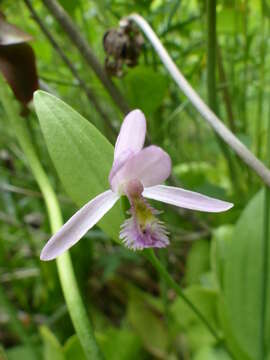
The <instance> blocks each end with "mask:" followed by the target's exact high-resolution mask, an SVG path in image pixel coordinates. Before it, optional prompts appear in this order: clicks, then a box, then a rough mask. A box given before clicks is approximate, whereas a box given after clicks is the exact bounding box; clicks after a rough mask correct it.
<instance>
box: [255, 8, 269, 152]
mask: <svg viewBox="0 0 270 360" xmlns="http://www.w3.org/2000/svg"><path fill="white" fill-rule="evenodd" d="M266 47H267V41H266V39H265V17H264V14H262V19H261V44H260V60H261V63H260V80H259V88H258V111H257V114H258V116H257V121H256V128H255V136H256V137H255V139H256V155H257V157H258V158H261V155H262V146H261V145H262V124H263V122H262V116H263V100H264V82H265V81H264V75H265V54H266Z"/></svg>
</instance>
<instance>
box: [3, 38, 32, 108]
mask: <svg viewBox="0 0 270 360" xmlns="http://www.w3.org/2000/svg"><path fill="white" fill-rule="evenodd" d="M0 71H1V72H2V73H3V75H4V77H5V79H6V81H7V82H8V84H9V85H10V87H11V88H12V90H13V92H14V95H15V96H16V98H17V99H18V100H19V101H20V102H22V103H23V104H25V105H26V104H27V103H28V102H29V101H31V100H32V98H33V93H34V91H35V90H37V88H38V77H37V71H36V63H35V54H34V51H33V49H32V47H31V46H30V45H29V44H27V43H22V44H16V45H8V46H0Z"/></svg>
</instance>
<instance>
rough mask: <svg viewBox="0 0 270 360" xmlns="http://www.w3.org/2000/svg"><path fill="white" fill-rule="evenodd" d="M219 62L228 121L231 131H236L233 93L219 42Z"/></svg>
mask: <svg viewBox="0 0 270 360" xmlns="http://www.w3.org/2000/svg"><path fill="white" fill-rule="evenodd" d="M217 64H218V72H219V80H220V83H222V84H224V86H223V87H222V93H223V100H224V104H225V109H226V112H227V117H228V123H229V126H230V129H231V131H232V132H233V133H236V125H235V121H234V116H233V109H232V101H231V95H230V91H229V86H228V79H227V76H226V72H225V69H224V65H223V56H222V51H221V48H220V46H219V45H218V44H217Z"/></svg>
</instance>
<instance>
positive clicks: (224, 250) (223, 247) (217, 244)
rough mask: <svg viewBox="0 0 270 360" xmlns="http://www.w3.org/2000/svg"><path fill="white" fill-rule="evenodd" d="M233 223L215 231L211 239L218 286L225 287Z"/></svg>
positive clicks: (212, 264) (212, 267)
mask: <svg viewBox="0 0 270 360" xmlns="http://www.w3.org/2000/svg"><path fill="white" fill-rule="evenodd" d="M233 230H234V227H233V225H223V226H220V227H219V228H217V229H216V230H215V231H214V236H213V238H212V241H211V269H212V271H213V272H214V274H215V279H216V281H217V283H218V286H219V287H220V288H221V289H223V285H224V271H225V265H226V257H227V254H228V247H229V245H230V243H231V241H232V235H233Z"/></svg>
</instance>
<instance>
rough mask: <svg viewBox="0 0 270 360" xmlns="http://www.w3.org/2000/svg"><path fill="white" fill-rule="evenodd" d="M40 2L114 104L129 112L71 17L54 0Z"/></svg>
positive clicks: (119, 93) (124, 111) (124, 101)
mask: <svg viewBox="0 0 270 360" xmlns="http://www.w3.org/2000/svg"><path fill="white" fill-rule="evenodd" d="M42 3H43V4H44V5H45V6H46V7H47V8H48V9H49V10H50V12H51V14H52V15H53V17H54V18H55V19H56V20H57V22H58V23H59V25H60V26H61V27H62V28H63V30H64V31H65V33H66V34H67V36H68V37H69V38H70V40H71V42H72V43H73V44H74V45H75V47H76V48H77V49H78V50H79V52H80V54H81V55H82V57H83V58H84V59H85V61H86V63H87V64H88V65H89V66H90V68H91V69H92V70H93V71H94V72H95V74H96V75H97V77H98V78H99V80H100V81H101V83H102V84H103V86H104V87H105V89H106V90H107V91H108V93H109V94H110V96H111V98H112V100H113V101H114V103H115V104H116V106H118V108H119V109H120V110H121V111H122V112H123V113H127V112H129V110H130V109H129V106H128V104H127V102H126V100H125V98H124V97H123V95H122V94H121V92H120V91H119V90H118V88H117V86H116V85H115V84H114V83H113V82H112V80H111V79H110V78H109V77H108V75H107V74H106V72H105V70H104V69H103V66H102V65H101V64H100V63H99V61H98V59H97V57H96V55H95V53H94V52H93V50H92V48H91V47H90V45H89V44H88V42H87V40H86V39H85V38H84V37H83V36H82V35H81V33H80V31H79V29H78V28H77V26H76V24H75V23H74V22H73V21H72V19H71V17H70V16H69V15H68V14H67V13H66V11H65V10H64V9H63V7H62V6H61V5H60V4H59V3H58V1H56V0H42Z"/></svg>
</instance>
